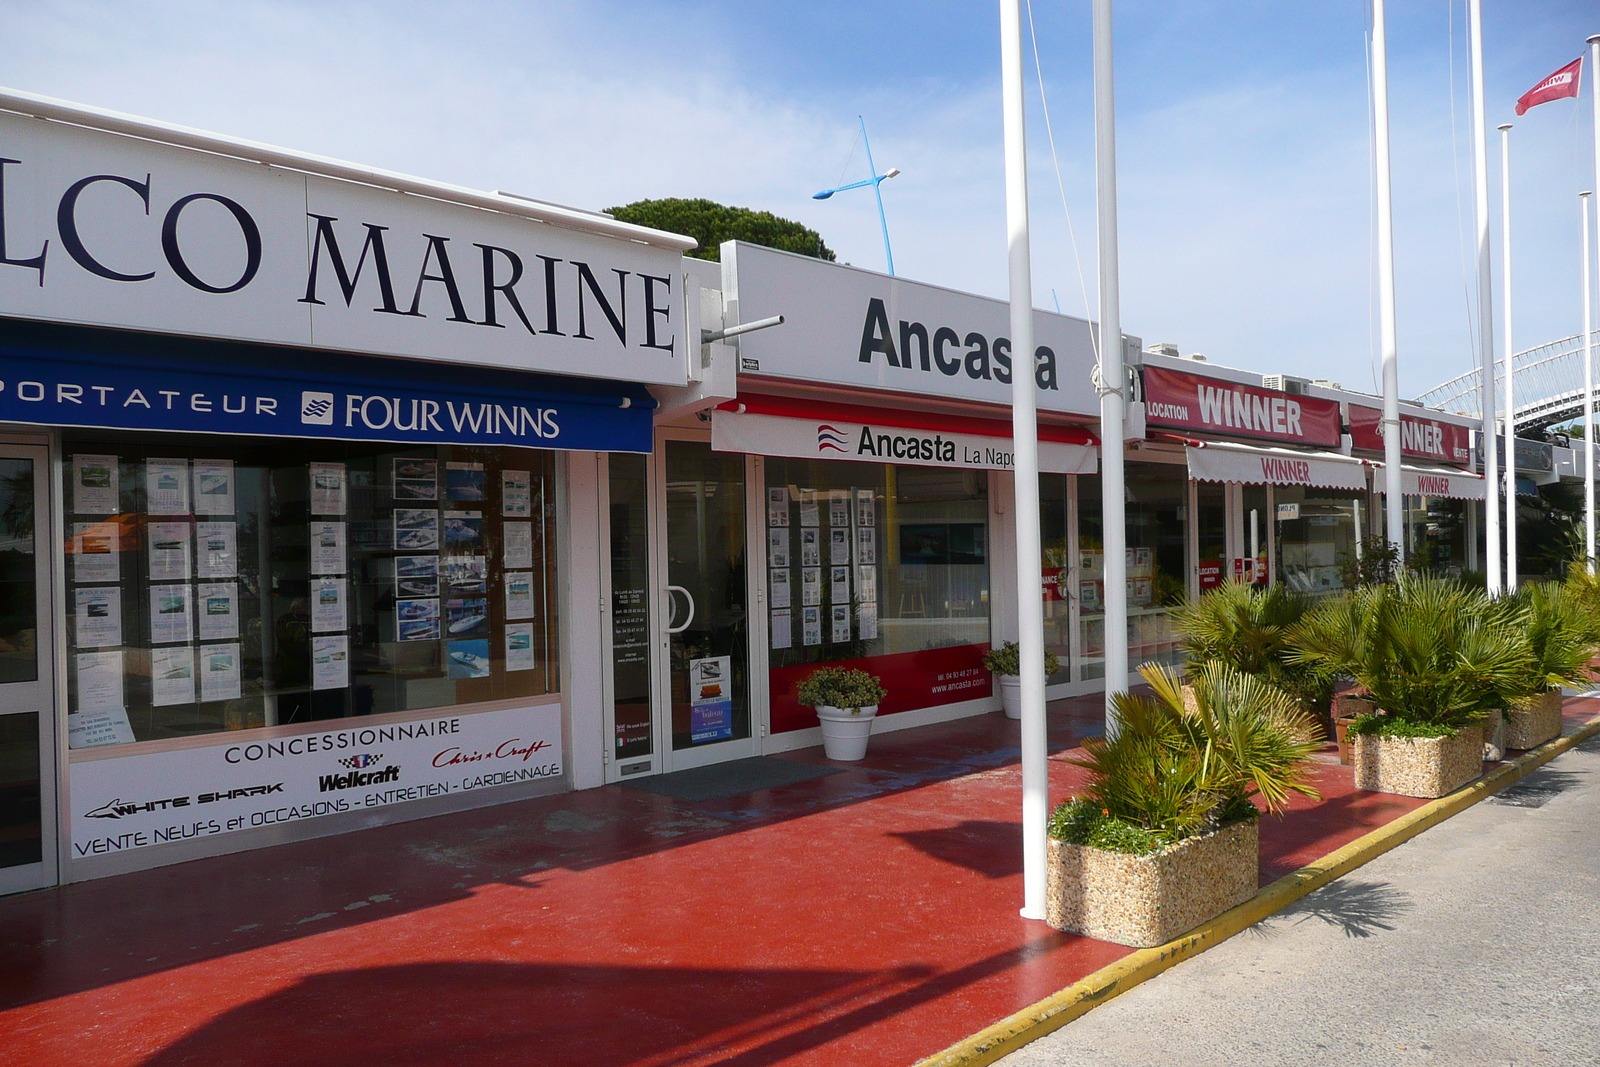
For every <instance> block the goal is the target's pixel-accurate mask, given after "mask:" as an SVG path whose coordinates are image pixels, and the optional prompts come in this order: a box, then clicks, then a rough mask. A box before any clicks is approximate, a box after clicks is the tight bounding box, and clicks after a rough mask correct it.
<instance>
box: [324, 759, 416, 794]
mask: <svg viewBox="0 0 1600 1067" xmlns="http://www.w3.org/2000/svg"><path fill="white" fill-rule="evenodd" d="M382 762H383V753H382V752H358V753H356V754H355V755H354V756H345V757H343V758H341V759H340V760H339V766H341V767H345V768H347V769H348V770H349V771H350V773H349V774H324V775H320V776H318V778H317V791H318V792H321V793H332V792H335V791H337V790H340V789H364V788H366V787H367V786H369V785H384V784H386V783H388V782H398V781H399V780H400V768H399V767H398V766H396V765H395V764H392V763H391V764H388V765H386V766H385V767H384V768H383V769H382V770H381V771H369V770H367V769H366V768H368V767H376V766H377V765H378V764H379V763H382Z"/></svg>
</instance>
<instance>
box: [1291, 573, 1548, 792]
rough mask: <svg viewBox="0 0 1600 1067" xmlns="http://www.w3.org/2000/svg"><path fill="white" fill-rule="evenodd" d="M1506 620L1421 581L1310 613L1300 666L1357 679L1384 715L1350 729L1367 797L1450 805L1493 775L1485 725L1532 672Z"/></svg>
mask: <svg viewBox="0 0 1600 1067" xmlns="http://www.w3.org/2000/svg"><path fill="white" fill-rule="evenodd" d="M1499 615H1500V613H1499V612H1497V611H1496V610H1495V609H1494V607H1493V606H1492V605H1491V604H1490V602H1489V600H1488V599H1487V598H1486V597H1485V596H1484V595H1483V594H1482V593H1479V592H1476V591H1474V590H1469V589H1466V588H1464V587H1462V586H1461V585H1460V584H1458V583H1455V582H1451V581H1448V580H1445V579H1440V578H1427V577H1414V576H1407V577H1402V578H1400V579H1399V580H1397V581H1396V582H1395V583H1394V584H1392V585H1383V586H1373V587H1370V588H1366V589H1360V590H1357V591H1355V592H1353V593H1351V594H1349V595H1348V596H1345V597H1341V598H1338V599H1336V600H1334V601H1333V602H1330V603H1328V604H1325V605H1319V606H1318V607H1316V608H1314V609H1312V610H1311V611H1310V612H1308V613H1307V615H1306V618H1305V620H1304V621H1303V622H1302V623H1301V625H1300V627H1299V628H1297V631H1296V634H1295V645H1296V647H1295V650H1294V652H1293V653H1292V655H1293V657H1295V658H1298V659H1303V660H1306V661H1308V662H1313V663H1320V664H1322V665H1323V667H1324V668H1326V669H1328V670H1331V671H1335V672H1337V673H1342V674H1347V675H1349V676H1350V677H1352V678H1354V679H1355V680H1356V681H1357V682H1358V683H1359V684H1360V685H1361V686H1362V687H1363V688H1364V689H1365V690H1366V691H1367V693H1368V694H1369V695H1370V697H1371V699H1372V701H1373V702H1374V704H1375V705H1376V707H1377V711H1376V712H1375V713H1373V714H1370V715H1363V716H1362V717H1360V718H1359V719H1357V720H1356V721H1355V723H1354V724H1352V726H1351V727H1350V733H1351V735H1352V736H1354V737H1355V765H1356V786H1357V787H1358V788H1361V789H1371V790H1376V791H1378V792H1384V793H1399V794H1401V795H1403V796H1413V797H1440V796H1444V795H1445V794H1447V793H1451V792H1454V791H1455V790H1456V789H1458V788H1460V787H1461V786H1463V785H1465V784H1466V783H1467V782H1470V781H1472V780H1473V779H1474V778H1476V777H1478V776H1479V775H1480V774H1482V773H1483V729H1482V726H1481V723H1482V722H1483V720H1484V719H1485V718H1486V717H1487V715H1488V712H1489V710H1490V709H1492V708H1498V707H1500V706H1502V705H1503V704H1504V703H1505V702H1506V700H1507V698H1508V697H1509V695H1510V694H1511V693H1513V692H1515V691H1516V690H1517V688H1518V686H1519V685H1521V684H1523V682H1524V679H1525V678H1526V677H1527V676H1528V673H1529V671H1530V669H1531V660H1530V656H1529V654H1528V651H1527V647H1526V644H1525V642H1523V641H1521V640H1520V639H1519V638H1518V636H1517V634H1516V633H1514V632H1513V630H1512V628H1511V627H1509V626H1507V625H1505V624H1504V621H1503V619H1501V618H1500V617H1499Z"/></svg>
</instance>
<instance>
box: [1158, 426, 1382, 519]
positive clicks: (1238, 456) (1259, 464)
mask: <svg viewBox="0 0 1600 1067" xmlns="http://www.w3.org/2000/svg"><path fill="white" fill-rule="evenodd" d="M1185 452H1186V453H1187V455H1188V459H1189V477H1191V478H1193V479H1194V480H1195V481H1197V482H1241V483H1243V484H1245V485H1309V486H1315V487H1318V488H1322V489H1348V490H1350V491H1352V492H1362V491H1364V490H1365V489H1366V488H1367V472H1366V467H1365V464H1363V463H1362V461H1361V460H1359V459H1351V458H1350V457H1349V456H1340V455H1336V454H1332V453H1328V452H1295V451H1293V450H1291V449H1287V448H1249V447H1247V446H1244V445H1226V444H1208V445H1206V446H1205V447H1204V448H1189V449H1185ZM1280 517H1281V516H1280Z"/></svg>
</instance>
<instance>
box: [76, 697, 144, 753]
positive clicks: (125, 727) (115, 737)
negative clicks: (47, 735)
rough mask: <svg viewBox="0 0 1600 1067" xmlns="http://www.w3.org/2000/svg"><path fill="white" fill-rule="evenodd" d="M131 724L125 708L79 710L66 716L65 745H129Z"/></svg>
mask: <svg viewBox="0 0 1600 1067" xmlns="http://www.w3.org/2000/svg"><path fill="white" fill-rule="evenodd" d="M136 740H137V738H135V737H134V736H133V725H132V724H131V723H129V722H128V712H127V709H126V708H121V707H117V708H105V709H102V710H100V711H80V712H77V713H75V714H73V715H68V716H67V747H68V748H94V747H95V746H96V745H131V744H132V743H133V742H134V741H136Z"/></svg>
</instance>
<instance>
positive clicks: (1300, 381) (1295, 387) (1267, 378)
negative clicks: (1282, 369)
mask: <svg viewBox="0 0 1600 1067" xmlns="http://www.w3.org/2000/svg"><path fill="white" fill-rule="evenodd" d="M1310 384H1311V379H1310V378H1296V377H1294V376H1293V375H1291V374H1263V375H1262V376H1261V387H1262V388H1263V389H1276V390H1278V391H1279V392H1280V393H1293V394H1295V395H1296V396H1300V395H1303V394H1304V393H1305V391H1306V387H1307V386H1309V385H1310Z"/></svg>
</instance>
